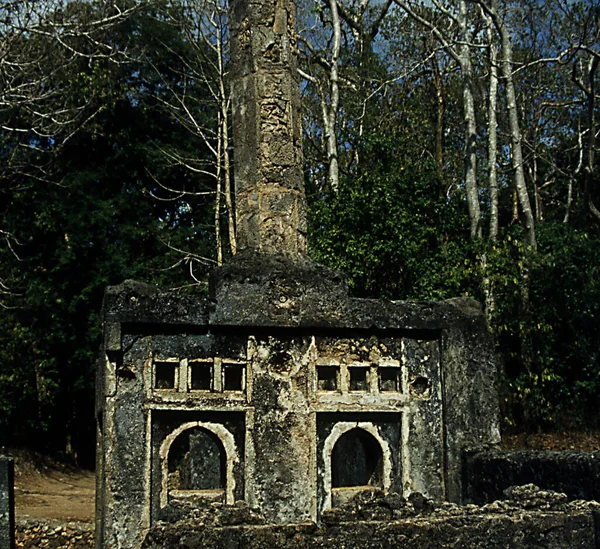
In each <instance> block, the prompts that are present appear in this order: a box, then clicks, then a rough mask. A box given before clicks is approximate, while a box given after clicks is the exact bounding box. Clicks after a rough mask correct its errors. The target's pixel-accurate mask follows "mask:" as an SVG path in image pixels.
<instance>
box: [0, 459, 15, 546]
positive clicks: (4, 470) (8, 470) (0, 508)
mask: <svg viewBox="0 0 600 549" xmlns="http://www.w3.org/2000/svg"><path fill="white" fill-rule="evenodd" d="M14 467H15V463H14V460H13V458H10V457H6V456H0V549H13V547H14V534H15V489H14V471H15V469H14Z"/></svg>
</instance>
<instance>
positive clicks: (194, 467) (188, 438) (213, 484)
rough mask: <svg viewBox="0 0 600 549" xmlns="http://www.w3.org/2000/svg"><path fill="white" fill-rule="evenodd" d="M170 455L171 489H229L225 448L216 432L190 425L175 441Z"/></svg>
mask: <svg viewBox="0 0 600 549" xmlns="http://www.w3.org/2000/svg"><path fill="white" fill-rule="evenodd" d="M168 459H169V489H171V490H219V489H225V471H226V469H225V465H226V455H225V449H224V448H223V444H222V443H221V441H220V440H219V437H217V436H216V435H215V434H214V433H211V432H210V431H207V430H206V429H202V428H201V427H193V428H191V429H187V430H186V431H184V432H183V433H181V434H180V435H179V436H178V437H177V438H176V439H175V441H174V442H173V444H172V445H171V449H170V450H169V457H168Z"/></svg>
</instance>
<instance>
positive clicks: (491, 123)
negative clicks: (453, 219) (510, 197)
mask: <svg viewBox="0 0 600 549" xmlns="http://www.w3.org/2000/svg"><path fill="white" fill-rule="evenodd" d="M485 20H486V24H487V38H488V43H489V48H490V49H489V58H490V76H489V96H488V112H487V115H488V116H487V123H488V172H489V173H488V181H489V183H488V184H489V192H490V235H489V238H490V240H491V241H492V242H495V241H496V239H497V238H498V228H499V227H498V166H497V160H498V119H497V111H498V50H497V48H496V44H495V39H494V27H493V23H492V20H491V19H490V18H489V17H488V16H485Z"/></svg>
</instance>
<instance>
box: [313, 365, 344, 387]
mask: <svg viewBox="0 0 600 549" xmlns="http://www.w3.org/2000/svg"><path fill="white" fill-rule="evenodd" d="M338 372H339V368H338V367H337V366H318V367H317V388H318V389H319V391H337V388H338Z"/></svg>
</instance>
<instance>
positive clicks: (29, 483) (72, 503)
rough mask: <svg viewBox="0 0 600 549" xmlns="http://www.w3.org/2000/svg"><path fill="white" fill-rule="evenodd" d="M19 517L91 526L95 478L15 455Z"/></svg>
mask: <svg viewBox="0 0 600 549" xmlns="http://www.w3.org/2000/svg"><path fill="white" fill-rule="evenodd" d="M13 455H14V457H15V514H16V515H17V517H29V518H36V519H37V518H45V519H59V520H63V521H80V522H92V521H93V520H94V494H95V476H94V472H93V471H86V470H83V469H80V468H78V467H75V466H72V465H65V464H63V463H59V462H56V461H54V460H51V459H49V458H46V457H41V456H38V455H33V454H29V453H23V452H13Z"/></svg>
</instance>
